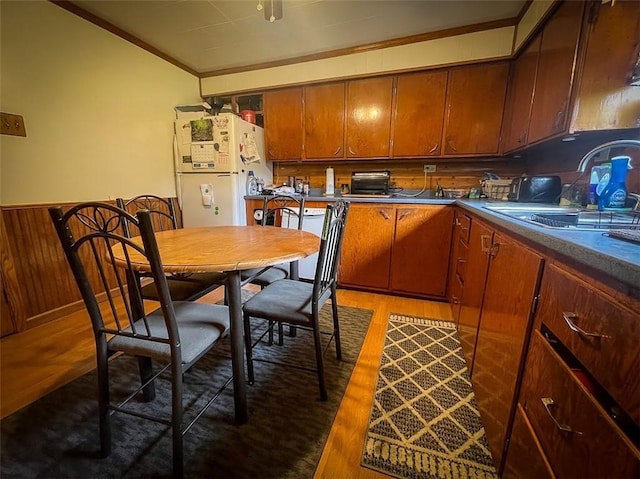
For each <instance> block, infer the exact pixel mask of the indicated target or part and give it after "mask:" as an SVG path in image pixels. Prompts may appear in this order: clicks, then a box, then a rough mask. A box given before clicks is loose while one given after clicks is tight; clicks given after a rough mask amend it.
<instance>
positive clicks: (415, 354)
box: [362, 314, 497, 479]
mask: <svg viewBox="0 0 640 479" xmlns="http://www.w3.org/2000/svg"><path fill="white" fill-rule="evenodd" d="M362 465H363V466H365V467H369V468H371V469H375V470H377V471H380V472H383V473H385V474H389V475H392V476H395V477H399V478H437V479H444V478H453V477H455V478H459V479H465V478H487V479H489V478H492V479H493V478H497V475H496V471H495V468H494V466H493V460H492V458H491V453H490V452H489V445H488V443H487V439H486V436H485V433H484V427H483V426H482V423H481V422H480V413H479V412H478V407H477V405H476V402H475V399H474V395H473V390H472V388H471V382H470V380H469V375H468V372H467V365H466V363H465V360H464V356H463V354H462V348H461V346H460V340H459V339H458V333H457V331H456V329H455V325H454V324H453V323H451V322H446V321H438V320H433V319H427V318H417V317H411V316H402V315H398V314H391V315H390V316H389V323H388V326H387V335H386V339H385V344H384V349H383V352H382V359H381V361H380V369H379V371H378V382H377V385H376V393H375V397H374V400H373V407H372V410H371V416H370V419H369V427H368V430H367V435H366V438H365V444H364V451H363V454H362Z"/></svg>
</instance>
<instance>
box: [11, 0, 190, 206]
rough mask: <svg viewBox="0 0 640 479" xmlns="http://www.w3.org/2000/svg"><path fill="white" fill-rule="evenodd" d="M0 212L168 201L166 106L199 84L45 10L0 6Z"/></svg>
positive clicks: (47, 6)
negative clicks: (5, 123)
mask: <svg viewBox="0 0 640 479" xmlns="http://www.w3.org/2000/svg"><path fill="white" fill-rule="evenodd" d="M0 13H1V17H0V19H1V26H2V31H1V38H0V43H1V47H0V48H1V50H0V52H1V57H0V61H1V65H0V66H1V71H2V77H1V82H2V83H1V85H0V107H1V110H2V111H3V112H6V113H14V114H19V115H23V117H24V119H25V124H26V130H27V137H26V138H21V137H13V136H7V135H2V136H1V137H0V185H1V187H0V203H1V204H3V205H15V204H34V203H35V204H37V203H56V202H66V201H85V200H104V199H109V198H116V197H118V196H123V197H130V196H134V195H136V194H140V193H155V194H159V195H162V196H175V185H174V180H173V157H172V134H173V121H172V120H173V118H174V117H175V115H174V111H173V107H174V106H175V105H179V104H191V103H198V102H199V101H200V92H199V81H198V79H197V78H196V77H195V76H193V75H191V74H189V73H186V72H184V71H183V70H181V69H179V68H177V67H175V66H173V65H171V64H170V63H167V62H166V61H164V60H161V59H159V58H158V57H156V56H154V55H152V54H150V53H148V52H146V51H144V50H142V49H140V48H138V47H136V46H134V45H132V44H130V43H128V42H126V41H124V40H122V39H120V38H118V37H116V36H115V35H113V34H111V33H109V32H107V31H105V30H103V29H101V28H99V27H97V26H95V25H93V24H91V23H89V22H87V21H85V20H83V19H81V18H79V17H77V16H75V15H73V14H71V13H69V12H67V11H65V10H63V9H62V8H59V7H57V6H55V5H54V4H52V3H49V2H47V1H42V0H38V1H18V2H13V1H7V0H2V1H1V2H0Z"/></svg>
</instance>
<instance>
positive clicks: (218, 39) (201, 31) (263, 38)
mask: <svg viewBox="0 0 640 479" xmlns="http://www.w3.org/2000/svg"><path fill="white" fill-rule="evenodd" d="M274 1H276V2H277V0H274ZM270 2H271V0H262V3H263V4H264V6H265V7H266V8H268V7H269V5H268V4H269V3H270ZM63 3H64V2H60V3H59V4H61V6H63V7H64V8H67V7H65V5H64V4H63ZM258 3H259V2H258V0H74V1H73V2H72V4H75V6H77V7H80V8H81V9H82V10H85V11H86V12H89V13H90V14H93V15H95V16H96V17H98V19H101V20H104V21H106V22H108V23H110V24H112V25H114V26H116V27H118V28H119V29H121V30H123V31H124V32H126V33H128V34H130V35H132V36H133V37H135V38H137V39H139V40H141V41H142V42H144V43H146V44H147V45H149V46H150V47H152V49H156V50H158V52H159V53H160V54H161V55H163V56H165V57H168V58H170V59H173V60H174V61H175V62H176V63H178V64H180V66H183V67H185V69H188V70H190V71H192V72H194V73H196V74H198V75H201V76H208V75H211V74H215V73H216V72H220V73H222V72H221V70H230V69H231V70H243V69H250V67H251V66H255V65H256V64H264V63H274V64H284V63H287V62H292V61H294V60H295V59H300V57H304V56H307V55H322V54H325V55H327V54H329V53H328V52H332V51H334V50H339V49H353V48H354V47H359V46H367V45H369V46H371V44H376V43H379V42H387V41H389V40H393V39H398V38H402V37H407V36H414V35H420V34H426V33H431V32H437V31H441V30H445V29H451V28H458V27H464V26H468V25H476V24H479V23H484V22H493V21H499V20H505V19H515V18H516V17H518V15H519V14H520V12H521V10H522V9H523V7H524V5H525V4H526V3H527V0H283V18H282V19H280V20H276V21H274V22H269V21H268V20H266V19H265V15H264V8H263V10H262V11H259V10H258V9H257V6H258ZM70 6H71V7H73V5H70ZM76 13H78V12H76ZM80 13H81V14H82V12H80ZM83 16H84V15H83ZM414 41H415V39H414Z"/></svg>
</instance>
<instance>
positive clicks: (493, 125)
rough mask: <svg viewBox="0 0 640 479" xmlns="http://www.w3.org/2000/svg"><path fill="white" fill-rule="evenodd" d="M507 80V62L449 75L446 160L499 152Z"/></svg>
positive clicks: (473, 67)
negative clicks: (449, 157) (451, 157)
mask: <svg viewBox="0 0 640 479" xmlns="http://www.w3.org/2000/svg"><path fill="white" fill-rule="evenodd" d="M508 77H509V63H508V62H497V63H491V64H482V65H472V66H464V67H458V68H453V69H451V70H450V71H449V84H448V92H447V103H446V114H445V125H444V134H443V138H444V141H443V143H444V145H443V153H444V155H445V156H459V155H486V154H491V155H495V154H497V153H498V152H499V149H500V130H501V127H502V117H503V110H504V105H505V96H506V91H507V80H508Z"/></svg>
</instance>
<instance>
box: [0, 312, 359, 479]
mask: <svg viewBox="0 0 640 479" xmlns="http://www.w3.org/2000/svg"><path fill="white" fill-rule="evenodd" d="M339 315H340V326H341V333H342V334H341V337H342V351H343V360H342V361H338V360H336V357H335V348H334V345H333V343H332V344H331V345H330V347H329V349H328V350H327V351H326V353H325V374H326V382H327V390H328V393H329V399H328V401H326V402H322V401H320V395H319V390H318V383H317V377H316V375H315V373H308V372H305V371H300V370H296V369H290V368H283V367H282V366H276V365H272V364H269V363H263V362H256V363H255V368H256V384H254V385H252V386H248V387H247V390H248V391H247V394H248V405H249V422H248V423H247V424H244V425H242V426H236V425H235V424H234V412H233V390H232V386H229V387H228V388H227V389H226V390H225V391H224V392H223V393H222V395H221V396H220V397H219V398H218V399H217V400H216V402H215V403H214V404H213V405H212V406H211V407H210V408H209V409H208V410H207V411H206V412H205V415H204V416H203V417H202V418H200V420H199V421H198V422H197V423H196V424H195V426H194V427H193V428H192V429H191V430H190V431H189V433H187V435H186V436H185V438H184V447H185V477H193V478H291V479H293V478H296V479H298V478H311V477H312V476H313V473H314V471H315V469H316V466H317V463H318V460H319V458H320V455H321V453H322V449H323V447H324V443H325V441H326V438H327V435H328V433H329V430H330V428H331V424H332V422H333V418H334V416H335V414H336V411H337V408H338V406H339V404H340V401H341V400H342V396H343V394H344V391H345V388H346V386H347V383H348V382H349V378H350V376H351V372H352V370H353V367H354V365H355V362H356V360H357V357H358V354H359V352H360V349H361V346H362V343H363V340H364V337H365V334H366V331H367V328H368V326H369V321H370V319H371V315H372V312H371V311H368V310H363V309H358V308H350V307H344V306H339ZM321 316H322V322H323V324H327V326H326V327H325V328H323V329H325V330H329V324H330V318H331V312H330V304H328V305H325V307H324V308H323V309H322V312H321ZM285 330H286V328H285ZM254 337H257V336H254ZM265 339H266V338H265ZM324 339H325V341H326V340H327V338H324ZM221 346H222V347H219V348H215V349H214V350H213V351H212V352H211V353H209V354H208V355H207V357H206V358H204V359H203V360H201V361H200V362H199V363H198V364H197V365H196V366H194V367H193V368H192V369H191V370H190V371H189V372H188V373H187V374H186V375H185V401H184V403H185V405H187V407H189V408H191V409H190V411H191V412H192V413H193V412H194V411H197V409H198V407H199V406H201V405H203V404H205V403H206V400H207V399H208V398H209V397H210V394H211V393H212V392H213V391H215V390H216V389H217V388H218V387H220V386H221V385H222V384H224V382H225V380H226V379H228V378H229V377H230V376H231V360H230V359H229V353H228V340H224V341H223V342H222V345H221ZM254 355H255V356H256V357H260V356H261V357H265V358H269V357H273V358H276V359H278V360H281V359H288V360H294V361H296V362H297V363H305V364H308V365H309V366H313V365H314V364H315V361H314V353H313V339H312V336H311V333H310V332H308V331H302V330H298V332H297V336H296V337H293V338H292V337H288V336H285V341H284V346H277V345H273V346H269V345H267V344H266V342H265V341H263V342H262V343H261V344H259V345H258V346H257V347H256V348H255V349H254ZM110 371H111V384H112V389H113V390H114V391H116V393H112V397H118V396H121V395H122V394H124V391H125V389H126V390H129V391H130V390H131V389H130V385H131V384H134V385H135V384H138V382H139V377H138V372H137V363H136V362H135V360H131V359H129V358H125V357H121V358H117V359H114V360H113V361H112V363H111V366H110ZM212 378H213V383H214V384H212ZM96 383H97V382H96V375H95V372H93V373H89V374H86V375H84V376H82V377H81V378H79V379H77V380H76V381H73V382H72V383H70V384H67V385H66V386H63V387H62V388H60V389H58V390H56V391H54V392H53V393H51V394H49V395H47V396H45V397H44V398H42V399H40V400H38V401H37V402H35V403H33V404H31V405H30V406H27V407H26V408H24V409H22V410H20V411H18V412H16V413H15V414H13V415H11V416H9V417H7V418H5V419H4V420H2V424H1V426H2V428H1V442H2V449H1V451H0V453H1V469H0V475H1V476H2V477H3V478H13V479H15V478H83V479H84V478H120V477H124V478H147V477H148V478H151V477H153V478H159V477H170V476H171V470H172V460H171V457H172V447H171V431H170V428H169V427H167V426H163V425H161V424H157V423H153V422H149V421H145V420H142V419H138V418H135V417H129V416H127V415H124V414H115V415H114V416H113V417H112V436H113V443H112V453H111V455H110V456H109V457H107V458H104V459H101V458H98V457H97V453H98V451H99V436H98V431H99V428H98V418H97V399H96V397H97V396H96V394H97V393H96V391H97V387H96ZM168 386H169V381H168V380H167V379H160V380H159V381H158V383H157V385H156V389H157V397H156V399H155V400H154V401H153V402H152V403H149V404H145V405H144V406H147V405H150V407H151V408H152V411H153V412H156V413H158V412H159V411H163V412H166V414H167V416H169V414H170V398H169V394H168V392H169V387H168ZM190 411H189V410H188V411H187V413H186V417H187V418H189V419H190V418H191V417H192V416H193V414H191V415H190V414H189V412H190Z"/></svg>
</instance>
